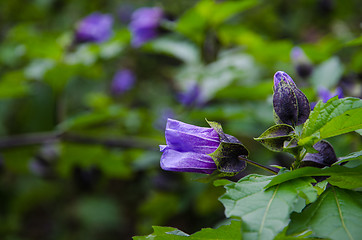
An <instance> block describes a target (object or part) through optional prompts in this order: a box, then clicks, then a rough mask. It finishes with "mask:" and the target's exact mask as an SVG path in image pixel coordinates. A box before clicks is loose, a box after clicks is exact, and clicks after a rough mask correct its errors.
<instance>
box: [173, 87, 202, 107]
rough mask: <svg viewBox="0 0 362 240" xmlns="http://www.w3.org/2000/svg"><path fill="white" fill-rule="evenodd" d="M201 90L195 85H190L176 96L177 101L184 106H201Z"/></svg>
mask: <svg viewBox="0 0 362 240" xmlns="http://www.w3.org/2000/svg"><path fill="white" fill-rule="evenodd" d="M200 96H201V89H200V86H199V85H198V84H197V83H195V84H193V85H191V86H190V87H189V88H188V89H187V90H186V91H185V92H183V93H180V94H179V95H178V100H179V101H180V103H182V104H183V105H184V106H188V107H190V106H196V105H202V103H203V101H202V100H201V97H200Z"/></svg>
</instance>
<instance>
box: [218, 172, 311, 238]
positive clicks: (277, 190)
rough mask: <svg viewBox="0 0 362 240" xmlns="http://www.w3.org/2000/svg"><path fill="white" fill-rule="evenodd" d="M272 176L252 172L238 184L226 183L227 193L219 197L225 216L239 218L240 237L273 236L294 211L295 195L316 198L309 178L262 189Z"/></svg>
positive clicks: (296, 197)
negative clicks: (241, 234) (240, 221)
mask: <svg viewBox="0 0 362 240" xmlns="http://www.w3.org/2000/svg"><path fill="white" fill-rule="evenodd" d="M272 178H273V176H261V175H256V174H251V175H248V176H246V177H244V178H243V179H241V180H239V182H237V183H231V184H228V185H226V186H225V188H226V193H225V194H224V195H223V196H221V197H220V198H219V200H220V201H221V202H222V203H223V204H224V206H225V215H226V216H227V217H231V216H235V217H240V218H241V220H242V229H243V239H246V240H251V239H263V240H268V239H273V238H274V236H276V235H277V234H278V233H279V232H280V231H282V230H283V229H284V228H285V226H286V225H287V224H288V222H289V214H290V213H291V212H292V211H294V210H295V205H296V203H297V200H298V195H304V196H310V198H311V200H313V197H312V195H314V199H316V196H317V192H316V190H314V188H313V186H312V185H311V182H312V181H313V180H312V179H309V180H307V179H304V180H301V179H298V180H297V181H292V182H288V183H285V184H281V185H278V186H275V187H273V188H270V189H267V190H265V186H266V185H267V184H268V183H269V182H270V181H271V179H272Z"/></svg>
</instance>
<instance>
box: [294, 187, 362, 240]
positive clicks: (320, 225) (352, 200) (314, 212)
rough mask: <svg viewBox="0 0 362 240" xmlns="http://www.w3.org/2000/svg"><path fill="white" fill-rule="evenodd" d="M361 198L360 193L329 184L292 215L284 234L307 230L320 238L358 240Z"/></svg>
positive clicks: (361, 211)
mask: <svg viewBox="0 0 362 240" xmlns="http://www.w3.org/2000/svg"><path fill="white" fill-rule="evenodd" d="M361 197H362V195H361V193H360V192H354V191H350V190H345V189H340V188H337V187H333V186H332V187H330V188H328V189H327V190H326V191H325V192H324V193H323V194H322V195H321V196H320V197H319V198H318V200H317V201H316V202H314V203H312V204H311V205H309V206H307V207H306V208H305V209H304V210H303V211H302V212H301V213H299V214H298V213H295V214H293V215H292V221H291V223H290V225H289V227H288V231H287V233H288V234H293V233H297V232H302V231H304V230H307V229H310V230H312V231H313V232H314V233H315V234H317V236H319V237H325V238H329V239H333V240H339V239H349V240H353V239H359V238H360V234H361V227H362V222H361V214H362V202H361V199H362V198H361Z"/></svg>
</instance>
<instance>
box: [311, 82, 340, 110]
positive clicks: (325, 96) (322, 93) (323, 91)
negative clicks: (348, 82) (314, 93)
mask: <svg viewBox="0 0 362 240" xmlns="http://www.w3.org/2000/svg"><path fill="white" fill-rule="evenodd" d="M335 96H338V98H343V97H344V94H343V90H342V88H341V87H337V88H336V90H335V91H334V92H331V91H329V90H328V89H327V88H325V87H319V88H318V97H319V99H320V100H322V101H323V102H324V103H326V102H328V100H329V99H331V98H333V97H335ZM316 104H317V102H312V103H311V109H314V107H315V105H316Z"/></svg>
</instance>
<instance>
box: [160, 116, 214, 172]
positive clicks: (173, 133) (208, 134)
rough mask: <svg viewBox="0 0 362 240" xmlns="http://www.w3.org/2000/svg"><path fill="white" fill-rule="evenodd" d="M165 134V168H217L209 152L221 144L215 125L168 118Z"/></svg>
mask: <svg viewBox="0 0 362 240" xmlns="http://www.w3.org/2000/svg"><path fill="white" fill-rule="evenodd" d="M165 137H166V144H167V145H160V151H161V152H163V154H162V157H161V168H162V169H164V170H168V171H177V172H197V173H206V174H210V173H212V172H213V171H215V170H216V169H217V167H216V164H215V162H214V160H213V159H212V158H211V157H210V156H209V155H208V154H210V153H213V152H214V151H215V150H216V149H217V148H218V146H219V144H220V139H219V134H218V133H217V132H216V131H215V130H214V129H213V128H204V127H198V126H193V125H190V124H186V123H183V122H180V121H177V120H173V119H168V120H167V125H166V131H165Z"/></svg>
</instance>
